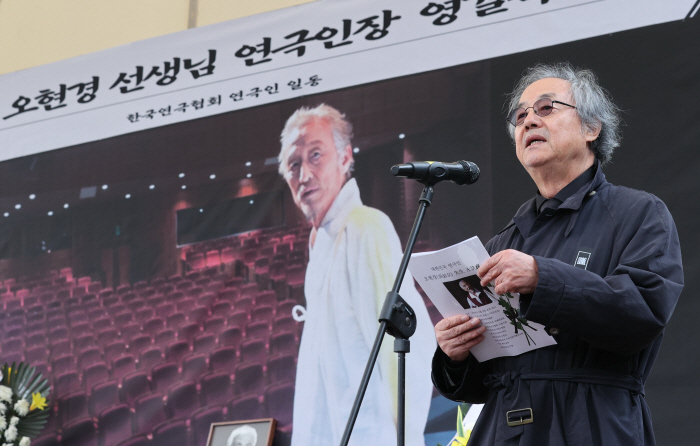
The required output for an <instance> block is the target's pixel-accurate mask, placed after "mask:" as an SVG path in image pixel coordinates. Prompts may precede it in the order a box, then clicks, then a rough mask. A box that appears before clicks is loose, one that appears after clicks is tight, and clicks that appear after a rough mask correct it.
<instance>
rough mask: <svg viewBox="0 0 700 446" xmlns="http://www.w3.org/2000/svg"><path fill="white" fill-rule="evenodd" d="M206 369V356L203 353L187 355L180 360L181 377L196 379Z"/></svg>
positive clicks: (207, 369) (206, 370)
mask: <svg viewBox="0 0 700 446" xmlns="http://www.w3.org/2000/svg"><path fill="white" fill-rule="evenodd" d="M208 371H209V368H208V366H207V357H206V356H205V355H204V354H203V353H195V354H192V355H188V356H186V357H185V358H184V359H183V360H182V379H186V380H190V379H191V380H194V381H196V380H198V379H199V377H200V376H202V375H203V374H205V373H207V372H208Z"/></svg>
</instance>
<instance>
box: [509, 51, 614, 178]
mask: <svg viewBox="0 0 700 446" xmlns="http://www.w3.org/2000/svg"><path fill="white" fill-rule="evenodd" d="M547 78H557V79H563V80H565V81H567V82H569V84H570V85H571V88H570V93H571V96H572V97H573V100H574V102H575V105H576V111H577V112H578V115H579V117H580V118H581V124H582V127H581V131H583V132H586V131H595V130H597V129H598V128H600V135H599V136H598V138H597V139H596V140H595V141H593V142H591V145H590V149H591V151H592V152H593V153H594V154H595V157H596V158H597V159H598V161H599V162H600V164H601V165H605V164H606V163H608V162H609V161H610V160H611V158H612V154H613V151H614V150H615V149H616V148H617V147H619V146H620V141H621V140H622V134H621V132H620V122H621V118H620V109H619V107H618V106H617V105H615V104H614V103H613V101H612V97H611V96H610V93H608V91H607V90H605V89H604V88H603V87H601V86H600V84H598V78H597V77H596V75H595V74H594V73H593V72H592V71H591V70H584V69H576V68H574V67H573V66H572V65H571V64H569V63H568V62H565V63H557V64H553V65H545V64H537V65H535V66H534V67H530V68H528V69H527V70H526V71H525V74H524V75H523V77H522V78H520V80H519V81H518V83H517V85H516V86H515V90H513V92H512V93H511V94H510V95H509V101H508V111H509V112H510V111H511V110H514V109H515V108H517V107H518V102H519V101H520V97H521V96H522V94H523V92H524V91H525V89H526V88H527V87H528V86H530V85H531V84H532V83H534V82H537V81H538V80H541V79H547ZM508 133H509V134H510V137H511V139H512V140H513V142H515V127H513V126H512V125H511V124H508Z"/></svg>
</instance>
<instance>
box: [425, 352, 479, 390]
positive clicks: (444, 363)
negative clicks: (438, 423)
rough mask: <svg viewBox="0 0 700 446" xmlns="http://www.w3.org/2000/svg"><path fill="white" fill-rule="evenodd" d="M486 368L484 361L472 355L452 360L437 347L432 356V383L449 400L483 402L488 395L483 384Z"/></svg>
mask: <svg viewBox="0 0 700 446" xmlns="http://www.w3.org/2000/svg"><path fill="white" fill-rule="evenodd" d="M487 370H488V368H487V365H486V363H480V362H479V361H477V360H476V359H474V357H473V356H472V355H469V357H468V358H467V359H466V360H464V361H462V362H459V363H455V362H452V361H451V360H450V358H449V357H448V356H447V355H446V354H445V353H444V352H443V351H442V350H441V349H440V347H438V348H437V350H435V355H434V356H433V371H432V379H433V385H435V388H436V389H438V391H439V392H440V394H441V395H443V396H444V397H445V398H448V399H450V400H453V401H462V402H465V403H471V404H481V403H485V402H486V397H487V396H488V389H487V388H486V386H484V377H485V376H486V373H487Z"/></svg>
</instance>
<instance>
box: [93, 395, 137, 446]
mask: <svg viewBox="0 0 700 446" xmlns="http://www.w3.org/2000/svg"><path fill="white" fill-rule="evenodd" d="M97 426H98V429H99V444H100V445H103V446H107V445H113V444H117V443H119V442H120V441H123V440H126V439H128V438H129V437H131V410H129V406H127V405H126V404H119V405H117V406H113V407H110V408H108V409H105V410H103V411H102V412H101V413H100V415H99V417H98V419H97Z"/></svg>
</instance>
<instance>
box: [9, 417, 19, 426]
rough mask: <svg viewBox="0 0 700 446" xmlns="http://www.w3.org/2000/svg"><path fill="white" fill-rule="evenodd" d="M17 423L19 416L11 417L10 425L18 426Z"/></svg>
mask: <svg viewBox="0 0 700 446" xmlns="http://www.w3.org/2000/svg"><path fill="white" fill-rule="evenodd" d="M17 423H19V417H12V418H10V426H17Z"/></svg>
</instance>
